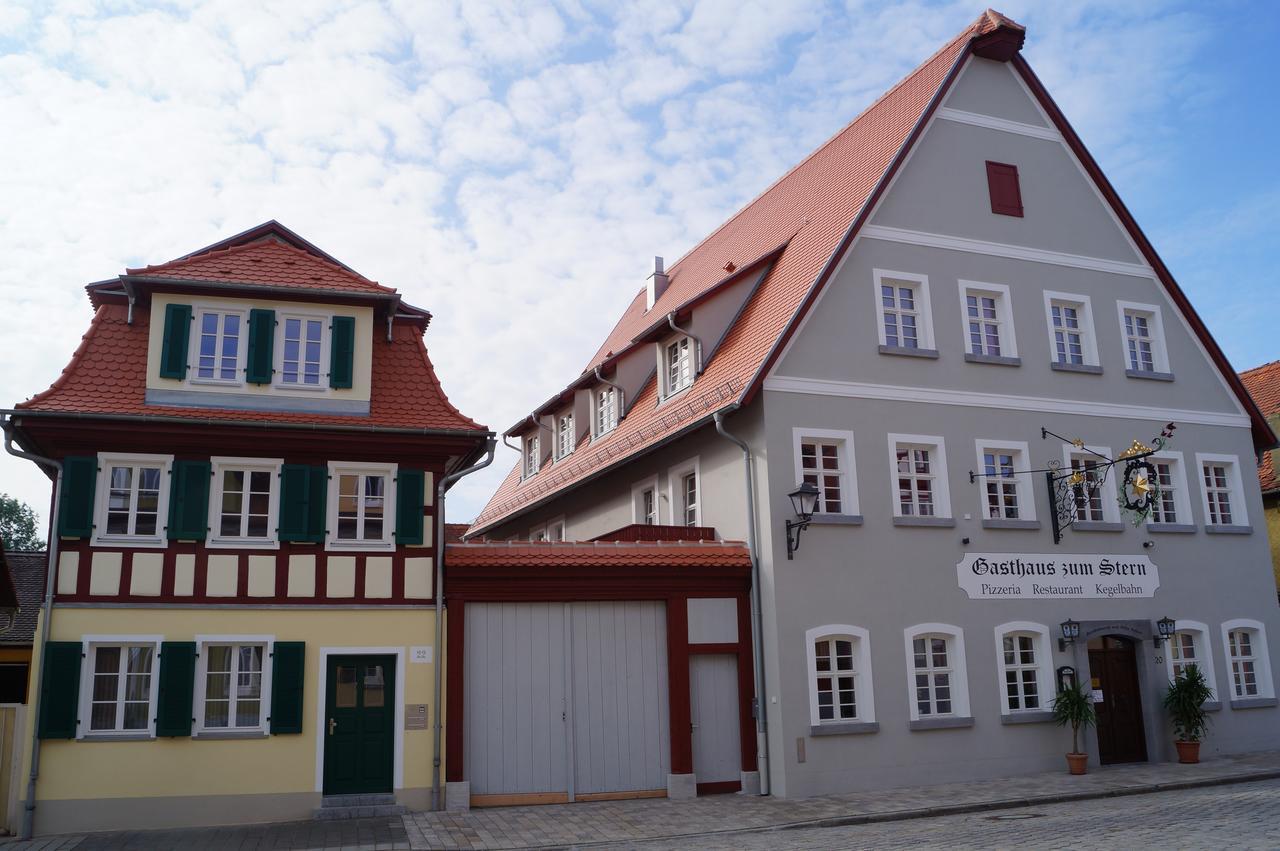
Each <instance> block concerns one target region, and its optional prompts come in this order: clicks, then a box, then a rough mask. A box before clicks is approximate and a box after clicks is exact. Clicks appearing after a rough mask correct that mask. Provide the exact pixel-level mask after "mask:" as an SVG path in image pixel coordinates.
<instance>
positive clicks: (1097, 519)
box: [1062, 445, 1120, 523]
mask: <svg viewBox="0 0 1280 851" xmlns="http://www.w3.org/2000/svg"><path fill="white" fill-rule="evenodd" d="M1062 456H1063V464H1064V466H1065V467H1066V468H1069V469H1070V470H1071V471H1072V473H1073V474H1078V476H1079V479H1078V482H1075V483H1072V484H1071V499H1072V502H1073V508H1072V511H1073V514H1074V515H1075V522H1077V523H1079V522H1085V523H1119V522H1120V505H1119V503H1118V502H1117V497H1118V494H1119V491H1118V490H1117V487H1116V484H1115V482H1114V481H1113V479H1114V477H1115V474H1116V471H1115V470H1109V469H1108V468H1107V467H1106V463H1107V462H1106V458H1110V457H1111V449H1110V448H1109V447H1106V446H1082V447H1078V448H1077V447H1074V446H1070V445H1068V446H1065V447H1063V450H1062ZM1099 456H1103V457H1099ZM1103 476H1105V477H1106V480H1105V481H1102V483H1101V484H1098V485H1097V486H1096V487H1095V484H1097V483H1098V482H1099V481H1101V480H1102V477H1103Z"/></svg>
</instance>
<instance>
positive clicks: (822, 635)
mask: <svg viewBox="0 0 1280 851" xmlns="http://www.w3.org/2000/svg"><path fill="white" fill-rule="evenodd" d="M834 638H849V639H852V640H853V643H854V648H853V674H854V682H853V692H854V701H855V708H856V710H857V714H856V715H855V716H854V717H853V718H831V719H826V720H824V719H822V718H820V717H819V715H818V659H817V654H816V653H815V652H814V649H813V645H814V644H815V643H816V642H818V641H822V640H824V639H834ZM804 646H805V651H804V652H805V671H806V672H807V674H808V677H807V678H808V681H809V723H810V724H811V725H813V726H815V727H822V726H827V725H837V724H873V723H875V720H876V701H875V682H874V680H873V677H872V675H871V633H870V632H869V631H868V630H866V629H864V628H863V627H860V626H851V625H850V624H827V625H826V626H815V627H814V628H813V629H809V630H806V631H805V634H804ZM831 675H832V676H833V677H834V676H835V675H836V672H835V671H832V672H831Z"/></svg>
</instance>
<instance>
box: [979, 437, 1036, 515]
mask: <svg viewBox="0 0 1280 851" xmlns="http://www.w3.org/2000/svg"><path fill="white" fill-rule="evenodd" d="M973 443H974V449H975V450H976V451H977V457H978V466H977V472H978V473H985V472H986V470H985V466H986V463H985V459H984V458H983V457H982V456H983V455H984V454H985V451H986V450H988V449H993V450H995V451H997V452H999V451H1005V452H1012V453H1013V469H1014V470H1017V471H1019V472H1016V473H1014V476H1013V479H1014V483H1015V485H1016V487H1017V489H1018V517H1017V519H1018V520H1035V519H1036V492H1035V487H1034V485H1033V484H1032V481H1031V474H1030V473H1028V472H1026V471H1027V470H1029V469H1031V449H1030V447H1028V446H1027V442H1026V441H1025V440H984V439H983V438H981V437H979V438H977V439H976V440H974V442H973ZM986 482H987V479H986V478H985V477H984V478H980V479H978V485H979V489H978V518H979V519H981V520H987V519H1003V515H1001V517H1000V518H988V516H987V492H986V490H987V489H986Z"/></svg>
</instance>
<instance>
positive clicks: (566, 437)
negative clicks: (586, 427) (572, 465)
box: [556, 411, 578, 461]
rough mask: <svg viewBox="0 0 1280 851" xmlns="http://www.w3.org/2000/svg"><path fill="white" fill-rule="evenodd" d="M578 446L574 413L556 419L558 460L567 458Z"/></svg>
mask: <svg viewBox="0 0 1280 851" xmlns="http://www.w3.org/2000/svg"><path fill="white" fill-rule="evenodd" d="M577 445H578V432H577V429H576V428H575V426H574V417H573V411H569V412H568V413H564V414H561V415H560V416H558V417H556V460H557V461H559V460H560V459H561V458H567V457H568V456H569V453H570V452H573V450H574V448H575V447H576V446H577Z"/></svg>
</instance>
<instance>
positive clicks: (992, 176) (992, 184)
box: [987, 160, 1022, 218]
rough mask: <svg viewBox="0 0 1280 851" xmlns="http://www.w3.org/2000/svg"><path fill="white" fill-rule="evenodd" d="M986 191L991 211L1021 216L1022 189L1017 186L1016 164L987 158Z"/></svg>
mask: <svg viewBox="0 0 1280 851" xmlns="http://www.w3.org/2000/svg"><path fill="white" fill-rule="evenodd" d="M987 191H988V192H990V193H991V212H993V213H995V214H997V215H1000V216H1017V217H1018V218H1022V190H1021V188H1020V187H1019V186H1018V167H1017V166H1016V165H1009V164H1008V163H993V162H991V161H990V160H988V161H987Z"/></svg>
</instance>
